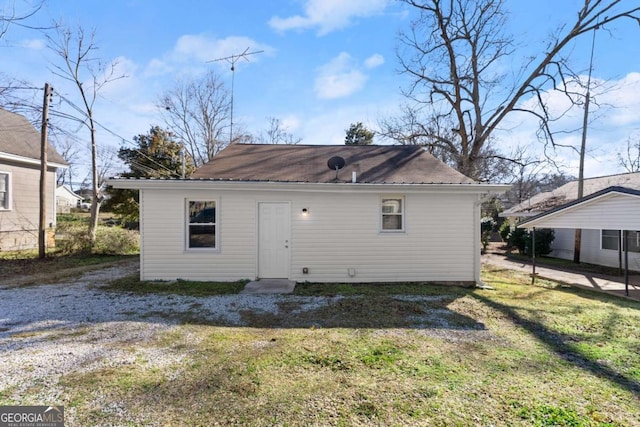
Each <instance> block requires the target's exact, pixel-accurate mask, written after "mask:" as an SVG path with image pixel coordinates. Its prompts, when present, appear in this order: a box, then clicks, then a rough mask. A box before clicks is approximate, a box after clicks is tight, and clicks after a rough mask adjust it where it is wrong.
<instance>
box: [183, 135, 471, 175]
mask: <svg viewBox="0 0 640 427" xmlns="http://www.w3.org/2000/svg"><path fill="white" fill-rule="evenodd" d="M334 156H340V157H342V158H343V159H344V160H345V166H344V167H343V168H342V169H340V170H339V171H338V173H337V180H336V171H335V170H331V169H329V167H328V166H327V161H328V160H329V159H330V158H331V157H334ZM353 172H355V173H356V180H357V182H359V183H372V184H467V183H468V184H473V183H475V181H474V180H472V179H471V178H469V177H467V176H465V175H463V174H461V173H460V172H458V171H456V170H454V169H453V168H451V167H449V166H447V165H445V164H444V163H443V162H441V161H440V160H438V159H436V158H435V157H434V156H432V155H431V154H429V153H428V152H426V151H425V150H424V149H423V148H421V147H418V146H409V145H385V146H382V145H273V144H232V145H230V146H228V147H227V148H225V149H224V150H222V151H221V152H220V153H219V154H218V155H217V156H216V157H215V158H214V159H213V160H211V161H210V162H208V163H206V164H205V165H203V166H202V167H200V168H199V169H198V170H197V171H196V172H194V174H193V175H192V176H191V178H192V179H216V180H229V181H277V182H310V183H332V182H351V179H352V173H353Z"/></svg>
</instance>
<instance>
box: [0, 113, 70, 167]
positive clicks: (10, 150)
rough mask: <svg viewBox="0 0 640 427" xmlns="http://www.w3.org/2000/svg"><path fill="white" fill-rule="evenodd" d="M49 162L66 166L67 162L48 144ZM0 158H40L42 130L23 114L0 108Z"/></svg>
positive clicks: (19, 159)
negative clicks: (39, 130)
mask: <svg viewBox="0 0 640 427" xmlns="http://www.w3.org/2000/svg"><path fill="white" fill-rule="evenodd" d="M47 150H48V151H47V162H48V163H49V164H50V165H56V166H66V165H67V162H66V161H65V160H64V159H63V158H62V156H61V155H60V154H58V152H57V151H56V150H55V148H54V147H53V146H52V145H51V144H48V148H47ZM0 158H9V159H12V160H16V161H21V160H37V161H39V160H40V132H38V131H37V130H36V129H35V128H34V127H33V125H32V124H31V123H30V122H29V121H28V120H27V119H26V118H24V117H23V116H21V115H19V114H15V113H11V112H9V111H6V110H3V109H2V108H0Z"/></svg>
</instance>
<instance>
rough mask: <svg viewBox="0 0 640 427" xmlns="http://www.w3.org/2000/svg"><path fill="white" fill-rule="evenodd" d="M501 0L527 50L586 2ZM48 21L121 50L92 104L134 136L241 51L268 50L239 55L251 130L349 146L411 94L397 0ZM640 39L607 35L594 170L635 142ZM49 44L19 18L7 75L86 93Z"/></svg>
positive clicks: (575, 119) (530, 138)
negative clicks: (175, 94) (173, 92)
mask: <svg viewBox="0 0 640 427" xmlns="http://www.w3.org/2000/svg"><path fill="white" fill-rule="evenodd" d="M627 3H633V2H632V1H630V0H627ZM7 4H16V6H17V7H18V9H20V7H25V6H24V5H25V2H24V1H22V0H9V1H7V0H0V5H2V6H6V5H7ZM505 4H506V7H507V9H508V10H509V11H510V22H511V24H510V25H511V26H510V31H512V32H513V33H514V35H515V38H516V40H517V41H518V43H519V46H517V48H518V50H519V51H521V52H523V53H524V54H530V53H535V52H539V51H540V49H542V48H543V46H544V41H545V40H546V39H547V38H548V35H549V34H551V33H552V32H553V31H554V30H556V29H557V28H558V27H559V26H560V25H561V24H562V23H563V22H570V21H571V19H573V17H574V16H575V14H576V13H577V11H578V10H579V8H580V4H581V1H580V0H561V1H558V0H555V1H551V0H538V1H536V2H523V1H520V0H506V1H505ZM51 19H56V20H60V19H61V20H62V21H63V22H64V23H65V24H67V25H71V26H75V25H78V24H80V25H82V26H83V27H84V28H85V29H87V30H90V29H95V31H96V44H97V46H98V47H99V48H100V50H99V56H100V57H101V58H102V59H104V60H105V61H113V60H117V61H118V63H119V71H120V72H122V73H124V74H126V75H127V76H128V77H127V78H125V79H122V80H118V81H117V82H114V83H112V84H110V85H109V86H107V87H105V88H104V89H103V91H102V92H101V98H100V99H99V100H98V102H97V103H96V108H95V114H96V117H97V119H98V121H100V122H101V123H102V124H103V125H105V126H106V127H108V128H109V129H110V130H111V131H113V132H114V133H115V134H117V135H119V136H121V137H122V138H124V139H126V140H129V141H130V140H132V139H133V136H135V135H138V134H143V133H147V132H148V130H149V128H150V127H151V126H152V125H162V124H163V122H162V119H161V115H160V114H161V111H160V110H159V109H158V108H157V107H156V105H155V104H156V99H157V98H158V97H159V95H160V94H161V93H162V92H163V91H164V90H166V89H169V88H171V87H172V85H173V84H174V81H175V79H177V78H186V77H190V76H198V75H202V74H203V73H205V72H206V71H207V70H214V71H215V72H216V73H218V74H219V75H220V77H221V78H222V79H223V80H224V81H225V82H226V83H227V84H228V85H229V86H230V83H231V72H230V70H229V64H227V63H225V62H224V61H220V62H207V61H210V60H214V59H217V58H222V57H226V56H229V55H233V54H238V53H241V52H243V51H244V50H245V49H246V48H250V50H251V51H259V50H262V51H264V53H261V54H256V55H252V56H251V57H249V59H250V61H248V62H246V61H240V62H238V64H237V67H236V72H235V93H234V97H235V106H234V109H235V113H234V114H235V120H234V121H235V122H237V123H240V124H242V126H243V127H244V128H245V129H246V130H248V131H249V132H251V133H254V134H259V133H260V132H261V131H264V130H266V128H267V126H268V118H269V117H274V118H278V119H280V120H281V121H282V123H283V124H284V125H285V126H286V127H287V130H288V131H289V132H290V133H292V134H294V135H295V136H299V137H301V138H302V139H303V143H307V144H342V143H343V140H344V134H345V129H347V128H348V127H349V125H350V124H351V123H354V122H358V121H361V122H363V123H365V125H367V126H368V127H370V128H376V126H377V122H378V120H379V119H380V118H381V117H384V116H385V115H388V114H393V113H394V112H395V111H397V108H398V106H399V104H400V103H401V102H402V100H403V98H402V96H401V93H400V90H401V88H403V87H406V84H407V81H406V80H405V77H404V76H402V75H400V74H399V73H398V63H397V60H396V54H395V48H396V46H397V34H398V32H399V31H400V30H403V29H406V28H407V27H408V24H409V22H410V20H411V14H410V13H409V11H408V10H407V9H406V7H405V6H403V5H402V4H401V3H399V2H396V1H393V0H350V1H344V0H273V1H253V0H248V1H236V2H232V1H227V0H225V1H222V0H216V1H207V2H204V1H192V0H183V1H181V2H174V1H172V2H168V1H162V0H157V1H149V0H111V1H109V2H98V1H86V0H46V3H45V6H44V8H43V10H41V11H40V12H39V13H38V14H37V15H36V16H35V17H34V19H33V20H32V21H30V23H31V24H34V25H47V24H48V23H49V22H50V21H51ZM639 36H640V30H639V29H638V28H637V25H635V26H634V25H633V24H632V23H631V22H626V23H620V24H616V26H615V27H614V26H612V27H610V28H607V29H606V31H599V32H598V36H597V41H596V57H595V61H594V73H593V78H594V80H595V81H596V82H607V87H608V88H609V90H608V91H607V92H606V93H602V94H596V100H597V101H598V104H600V105H602V107H600V108H598V107H597V106H595V107H594V108H593V109H594V118H595V119H594V122H593V125H592V127H591V128H590V134H589V135H590V140H589V150H590V156H589V158H588V159H587V168H586V175H587V176H597V175H602V174H608V173H617V172H622V169H621V168H620V167H618V166H617V161H616V159H615V153H616V152H617V151H619V150H620V149H621V148H622V147H623V146H624V145H625V144H626V139H627V138H628V137H629V136H635V137H636V138H640V43H638V40H639V39H640V37H639ZM44 45H45V41H44V37H43V36H42V34H40V33H38V32H36V31H32V30H31V31H28V30H25V29H21V28H19V27H15V26H14V27H12V28H10V30H9V32H8V33H7V34H6V35H5V36H4V38H3V39H2V40H0V58H3V60H2V62H1V63H2V65H1V66H0V72H3V73H4V74H6V75H8V76H16V77H20V78H24V79H27V80H28V81H30V82H32V83H33V84H34V85H37V86H42V85H43V84H44V82H45V81H48V82H50V83H51V84H52V85H53V86H54V88H55V89H56V91H59V92H60V93H63V94H65V96H68V97H69V98H72V99H77V98H74V97H75V96H76V94H75V91H74V88H72V87H70V86H69V85H68V84H67V83H66V82H64V81H61V80H60V79H59V78H58V77H56V76H54V75H53V74H52V73H51V71H50V65H49V61H51V60H55V59H54V58H52V57H51V54H50V52H48V51H47V49H46V48H45V47H44ZM589 47H590V38H583V39H582V40H581V41H579V42H578V43H576V44H574V45H573V46H572V58H573V60H574V61H575V66H576V67H577V68H578V69H585V70H586V68H587V66H588V51H589ZM511 61H512V62H508V63H505V64H502V66H503V67H504V68H505V69H510V68H512V69H513V70H516V69H517V67H518V56H514V57H513V58H512V59H511ZM35 96H36V95H35V94H34V97H35ZM37 96H41V95H40V94H37ZM54 102H55V100H54ZM548 102H549V104H550V105H552V106H553V105H554V104H557V105H558V106H560V105H561V104H562V102H563V100H562V99H560V98H558V97H555V96H551V95H550V96H549V99H548ZM581 117H582V111H581V110H576V111H575V112H574V113H572V114H569V115H568V116H567V117H566V118H565V119H564V121H563V122H562V123H559V124H558V126H561V127H563V128H566V129H573V128H577V127H578V126H577V124H579V123H580V122H581ZM535 131H536V125H535V123H533V122H532V121H531V120H529V119H527V118H522V117H513V118H511V120H510V121H509V122H508V123H505V126H504V129H503V131H501V132H500V133H499V134H497V135H496V137H497V138H498V145H499V146H500V147H502V148H503V149H504V150H505V151H509V150H510V149H511V147H513V146H514V145H526V146H530V147H531V148H530V150H531V152H532V153H536V152H537V150H536V147H539V145H540V144H539V143H538V142H537V140H536V139H535ZM98 136H99V138H100V139H99V144H103V145H108V146H111V147H115V148H117V147H118V146H119V145H120V143H121V141H120V140H119V138H116V137H114V136H113V135H111V134H109V133H106V132H104V131H101V132H99V135H98ZM86 139H88V138H86ZM579 139H580V134H579V133H576V132H574V133H572V134H567V135H566V136H563V137H562V140H561V142H566V143H570V144H575V143H576V141H579ZM378 142H382V141H378ZM557 159H559V160H560V161H561V162H562V163H563V164H564V165H565V166H566V170H567V171H568V172H569V173H573V174H576V173H577V172H576V166H577V156H576V155H575V154H574V153H572V152H571V151H569V150H562V151H561V152H558V154H557Z"/></svg>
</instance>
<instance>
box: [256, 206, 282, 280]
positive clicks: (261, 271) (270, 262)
mask: <svg viewBox="0 0 640 427" xmlns="http://www.w3.org/2000/svg"><path fill="white" fill-rule="evenodd" d="M289 218H290V208H289V203H271V202H269V203H267V202H261V203H258V277H259V278H262V279H288V278H289V246H290V244H289V243H290V242H289V240H290V236H289V233H290V231H289V228H290V224H289Z"/></svg>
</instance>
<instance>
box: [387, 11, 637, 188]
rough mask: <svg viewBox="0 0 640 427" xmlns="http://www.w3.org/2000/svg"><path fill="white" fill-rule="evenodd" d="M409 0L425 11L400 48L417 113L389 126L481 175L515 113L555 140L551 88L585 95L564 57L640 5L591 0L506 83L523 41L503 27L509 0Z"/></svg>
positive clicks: (391, 131) (464, 170)
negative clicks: (529, 103)
mask: <svg viewBox="0 0 640 427" xmlns="http://www.w3.org/2000/svg"><path fill="white" fill-rule="evenodd" d="M402 1H403V2H404V3H406V4H407V5H409V6H410V7H411V8H412V9H414V10H415V11H417V12H418V15H419V16H418V18H417V19H415V20H414V21H413V22H412V25H411V27H410V28H409V30H407V31H405V32H403V33H401V35H400V43H401V46H402V47H401V48H400V49H399V50H398V59H399V61H400V67H401V70H402V72H403V73H405V74H407V75H409V76H410V77H411V79H412V84H411V86H410V87H409V88H408V89H407V90H406V92H405V95H406V96H407V97H408V99H409V100H410V102H412V103H413V105H412V106H411V107H408V109H409V110H413V112H412V115H413V116H414V117H411V118H410V119H409V120H408V121H409V122H410V123H411V124H412V126H411V127H409V128H407V129H404V130H402V129H400V130H401V135H398V129H397V128H396V129H393V127H392V128H389V127H384V126H383V130H382V133H383V134H384V135H386V136H388V137H392V138H395V139H396V140H398V141H403V140H405V141H406V140H412V141H416V140H421V141H422V143H423V144H426V145H429V146H431V147H433V149H434V151H437V150H439V151H441V152H442V153H446V155H447V156H448V157H449V158H450V159H451V161H453V162H454V163H455V166H456V168H457V169H458V170H459V171H461V172H462V173H464V174H466V175H468V176H470V177H474V178H476V177H478V176H479V175H480V173H481V168H480V167H479V164H480V163H482V161H481V159H482V158H483V149H484V148H485V146H486V145H487V143H488V142H489V141H490V138H491V135H492V134H493V133H494V132H495V131H496V130H497V129H498V127H499V125H500V124H501V123H502V122H503V121H504V119H505V117H507V116H508V115H509V114H511V113H513V112H516V111H519V112H524V113H526V114H530V115H533V116H534V117H536V118H537V119H538V120H539V123H540V132H539V137H540V138H541V139H542V140H543V141H544V142H545V143H550V144H552V145H553V144H554V143H555V142H554V132H553V131H552V129H551V126H550V124H551V123H552V121H553V120H554V117H553V116H552V114H551V111H550V110H549V108H548V107H547V105H546V104H545V102H544V98H543V94H544V92H545V91H547V90H559V91H561V92H562V93H564V94H566V95H567V96H568V97H569V98H570V99H571V100H572V102H575V101H576V99H578V98H579V99H581V98H582V96H583V95H582V94H581V93H576V92H575V89H571V87H572V85H570V84H569V82H570V81H571V80H572V79H573V81H574V82H575V81H576V80H575V79H577V75H576V73H574V72H572V71H571V69H570V68H569V66H568V58H567V57H566V56H564V55H565V50H567V49H566V48H567V45H568V44H569V43H570V42H571V41H573V40H575V39H576V38H578V37H580V36H581V35H583V34H585V33H588V32H589V31H592V30H594V29H595V28H597V27H599V26H603V25H606V24H608V23H610V22H613V21H616V20H619V19H624V18H629V19H633V20H635V21H637V22H639V23H640V6H632V7H631V6H627V8H625V7H624V6H623V5H622V3H623V2H622V1H621V0H584V4H583V6H582V8H581V9H580V10H579V11H578V13H577V14H576V19H575V21H574V22H573V23H570V24H569V25H567V26H565V27H562V28H561V29H560V30H558V32H557V33H556V34H555V35H554V36H552V38H551V39H550V41H549V42H548V44H547V46H545V47H544V49H542V52H541V54H540V55H538V56H537V57H533V58H529V59H528V60H525V62H524V63H523V64H521V66H520V67H519V70H516V73H514V75H515V77H514V83H513V84H512V85H511V86H510V87H508V88H506V90H505V81H506V79H505V77H506V76H504V75H501V74H500V73H498V72H497V71H496V70H498V69H500V66H499V65H500V62H501V61H505V60H507V59H508V58H509V57H512V56H513V55H514V53H515V49H516V48H515V47H514V46H515V43H514V39H513V38H512V37H511V36H508V35H506V33H505V30H504V28H505V23H506V19H507V17H506V13H505V10H504V9H505V8H504V4H503V0H423V1H418V0H402ZM572 91H573V92H572ZM529 98H532V99H533V100H535V101H536V102H535V104H536V105H535V107H532V108H527V107H523V103H522V102H521V101H524V100H525V99H529ZM406 112H407V111H406V110H405V113H406ZM555 118H557V117H555ZM403 120H404V121H407V119H403ZM392 124H393V123H392ZM396 124H398V123H396ZM484 153H485V154H486V151H485V152H484Z"/></svg>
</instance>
